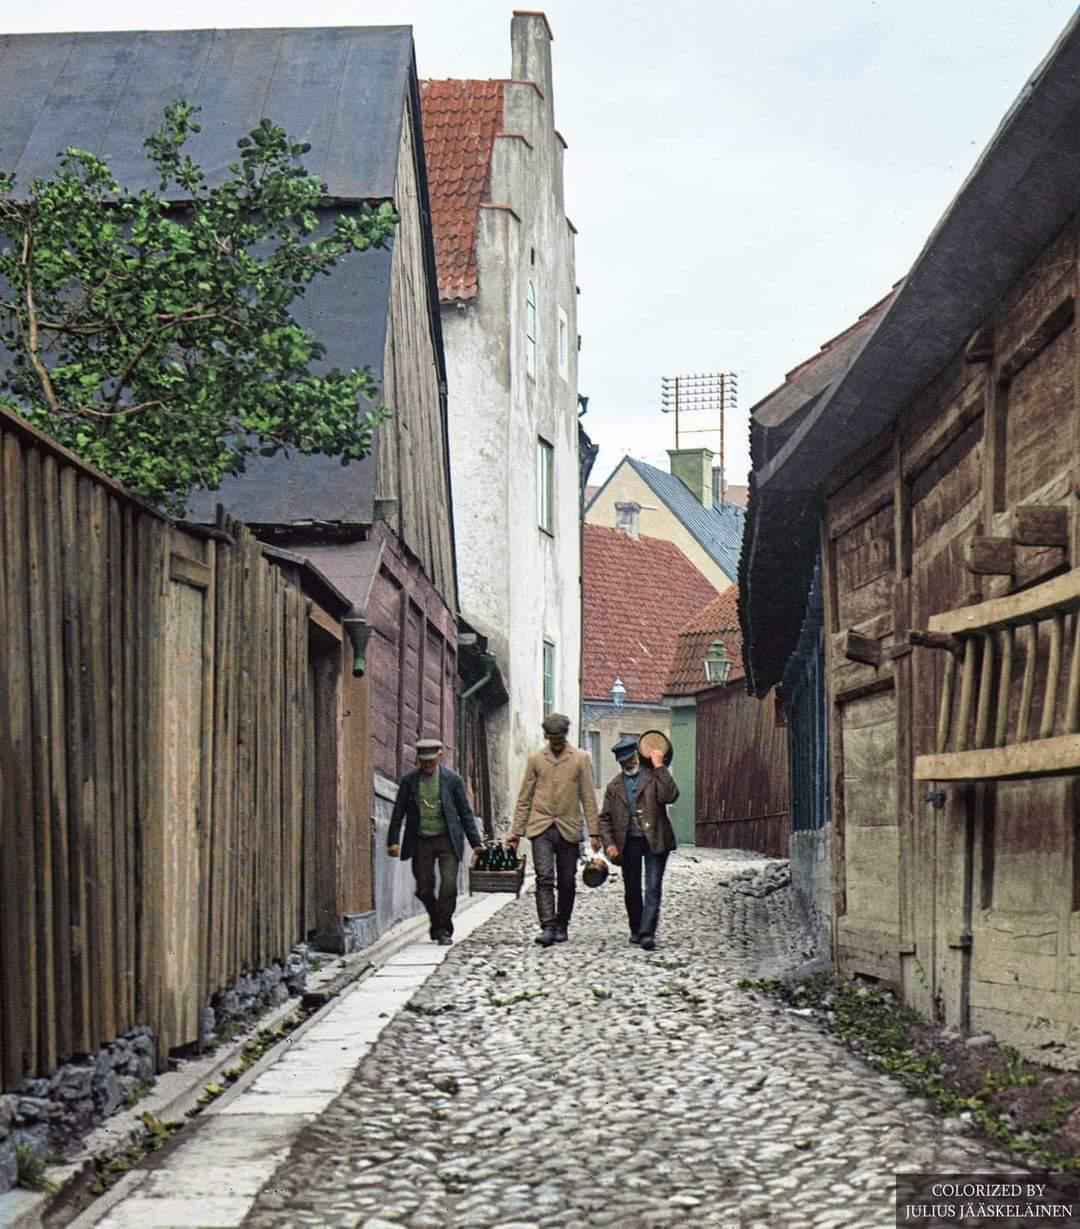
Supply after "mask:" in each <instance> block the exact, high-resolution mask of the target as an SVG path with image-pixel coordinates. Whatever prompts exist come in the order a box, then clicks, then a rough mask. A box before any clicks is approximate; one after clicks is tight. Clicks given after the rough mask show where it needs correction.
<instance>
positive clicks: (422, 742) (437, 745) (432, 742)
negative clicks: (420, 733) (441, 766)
mask: <svg viewBox="0 0 1080 1229" xmlns="http://www.w3.org/2000/svg"><path fill="white" fill-rule="evenodd" d="M441 750H442V743H441V742H440V741H439V740H438V739H437V738H420V739H417V742H416V758H417V759H418V760H433V759H434V758H435V757H436V756H437V755H438V754H439V752H440V751H441Z"/></svg>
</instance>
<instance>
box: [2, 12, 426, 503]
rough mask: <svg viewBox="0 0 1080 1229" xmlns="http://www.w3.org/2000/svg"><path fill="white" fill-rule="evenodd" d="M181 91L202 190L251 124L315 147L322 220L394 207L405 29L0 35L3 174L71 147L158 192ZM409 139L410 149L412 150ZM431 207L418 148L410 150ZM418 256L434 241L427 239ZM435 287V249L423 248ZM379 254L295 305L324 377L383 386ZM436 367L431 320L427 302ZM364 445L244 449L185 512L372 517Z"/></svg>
mask: <svg viewBox="0 0 1080 1229" xmlns="http://www.w3.org/2000/svg"><path fill="white" fill-rule="evenodd" d="M178 97H183V98H184V99H185V100H186V101H188V102H191V103H194V104H196V105H198V106H200V107H201V108H202V109H201V111H200V113H199V116H198V122H199V123H200V124H201V125H202V131H201V132H200V133H199V134H197V135H196V136H194V137H192V139H191V141H190V142H189V145H188V146H187V147H186V148H187V149H188V150H189V152H190V153H191V155H192V157H193V158H194V159H195V160H196V161H197V162H198V163H199V164H200V165H201V166H202V167H203V168H204V169H205V170H206V172H207V175H208V178H209V179H210V181H211V183H213V182H214V181H216V180H217V181H219V180H221V179H223V178H225V177H226V175H227V167H228V164H229V163H230V162H232V161H234V160H235V159H236V158H237V156H238V153H239V151H238V150H237V148H236V141H237V139H238V138H239V137H241V136H243V135H244V133H245V132H247V131H249V130H250V129H251V128H253V127H255V126H256V125H257V124H258V122H259V120H260V119H261V118H262V117H263V116H269V117H270V118H271V119H272V120H274V122H275V123H278V124H281V125H282V126H283V127H284V128H285V130H286V131H287V132H288V133H289V135H290V136H291V137H294V138H296V139H297V140H304V141H309V142H311V146H312V148H311V150H310V151H309V153H308V154H306V155H305V156H304V164H305V166H307V167H308V169H310V170H312V171H316V172H318V173H319V174H321V175H322V177H323V178H324V179H325V180H326V183H327V187H328V192H329V196H330V199H331V201H332V202H333V206H332V208H331V209H330V210H328V211H326V216H325V217H324V220H323V225H324V226H329V225H330V224H331V223H332V216H333V213H334V211H336V210H340V209H347V208H349V207H350V205H351V203H353V202H360V201H364V200H383V199H392V198H393V196H394V191H395V183H396V178H397V169H398V156H399V150H400V144H401V126H402V119H403V116H404V113H405V105H406V101H407V100H408V99H410V98H411V99H412V110H413V114H414V115H415V116H416V117H417V121H416V122H417V123H418V122H419V119H418V117H419V114H420V103H419V93H418V87H417V82H416V69H415V64H414V61H413V44H412V31H411V29H410V28H409V27H408V26H382V27H379V26H374V27H340V28H323V29H293V30H168V31H154V32H119V33H109V34H25V35H3V36H0V168H2V169H5V170H13V171H14V172H15V174H16V177H17V183H18V185H21V186H22V187H26V186H27V185H29V183H30V182H31V180H32V179H33V178H34V177H35V176H42V175H49V174H52V173H54V172H55V169H56V154H57V152H58V151H59V150H61V149H62V148H63V147H65V146H68V145H76V146H79V147H81V148H83V149H88V150H90V151H91V152H93V153H95V154H98V155H100V156H101V157H103V158H105V159H106V161H107V162H108V163H109V165H110V167H111V169H112V171H113V173H114V174H115V176H116V178H117V180H118V181H119V182H120V183H121V184H122V185H123V186H124V187H125V188H138V187H142V186H147V187H151V188H154V189H156V188H157V186H158V185H157V181H156V179H154V177H153V175H152V174H151V173H150V172H151V170H152V168H151V167H150V164H149V163H148V162H147V161H146V158H145V151H144V149H143V141H144V140H145V138H146V136H147V135H148V134H149V133H150V132H152V131H153V130H154V129H155V128H157V127H158V126H159V124H160V123H161V119H162V112H163V109H164V107H165V106H166V105H167V104H168V103H169V102H171V101H172V100H173V99H175V98H178ZM414 145H417V143H415V142H414ZM416 158H417V171H418V178H419V182H420V191H421V197H422V199H421V208H423V209H425V210H426V209H427V196H426V193H427V186H426V178H425V174H424V168H423V150H422V146H419V145H417V148H416ZM425 244H426V246H427V247H428V248H430V236H429V235H428V236H425ZM426 256H427V261H428V265H429V270H428V272H429V276H430V278H431V279H432V284H434V254H433V252H431V251H430V250H429V251H428V252H427V253H426ZM391 257H392V253H391V250H390V249H389V248H387V249H385V250H381V251H369V252H365V253H363V254H361V255H354V256H350V257H348V258H346V259H344V260H343V261H342V262H341V263H340V265H339V266H338V268H337V269H335V270H334V272H333V273H332V274H331V276H330V277H328V278H319V279H317V281H316V282H315V283H314V284H312V285H311V286H310V287H309V288H308V289H307V293H306V295H305V297H304V298H303V300H301V301H300V302H299V303H298V304H296V305H294V308H293V316H294V318H295V319H296V320H297V321H298V322H299V323H301V324H303V325H305V326H306V327H308V328H310V329H311V330H312V331H313V332H314V333H315V334H316V335H317V336H318V337H319V339H320V340H321V341H323V342H324V344H325V345H326V356H325V359H324V361H323V363H322V364H321V369H324V370H325V369H328V368H330V367H340V368H344V369H347V368H351V367H359V366H368V367H370V368H371V369H372V371H373V373H374V375H375V377H376V379H377V380H378V382H379V383H380V384H381V383H382V376H383V354H384V347H385V343H386V329H387V321H388V313H389V302H390V268H391ZM429 308H430V311H429V314H431V315H432V331H433V335H434V337H435V338H436V349H437V351H438V353H437V354H436V363H437V365H438V366H439V368H440V376H441V374H442V371H441V365H442V361H443V360H442V349H441V347H442V342H441V326H440V322H439V315H438V309H437V300H436V299H435V298H432V299H431V303H430V304H429ZM376 453H377V442H376V449H375V451H373V453H372V455H371V456H369V457H367V458H365V459H364V460H363V461H361V462H354V463H352V464H350V465H347V466H343V465H342V464H341V463H340V461H338V460H337V459H335V458H333V457H325V456H312V457H303V456H296V455H286V454H284V453H279V454H278V455H277V456H275V457H270V458H266V457H259V456H255V457H252V458H251V459H250V461H249V462H248V466H247V470H246V472H245V474H244V475H243V476H242V477H241V478H228V479H226V480H225V481H224V482H223V483H222V485H221V487H220V488H219V490H217V491H214V492H202V493H196V494H195V495H193V496H192V497H191V499H190V500H189V503H188V509H187V515H188V517H189V518H190V519H191V520H195V521H211V520H213V519H214V507H215V505H216V504H217V503H218V502H221V503H223V504H225V505H226V507H227V508H228V509H229V511H230V512H232V513H233V514H234V515H235V516H238V517H240V518H242V519H243V520H245V521H248V522H249V523H251V524H290V523H296V522H309V521H328V522H339V523H342V524H350V525H356V524H370V523H371V521H372V518H373V508H374V487H375V468H376Z"/></svg>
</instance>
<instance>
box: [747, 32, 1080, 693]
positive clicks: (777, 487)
mask: <svg viewBox="0 0 1080 1229" xmlns="http://www.w3.org/2000/svg"><path fill="white" fill-rule="evenodd" d="M1078 200H1080V16H1074V17H1073V18H1072V19H1071V20H1070V21H1069V23H1068V24H1067V25H1066V27H1065V30H1064V31H1063V33H1062V34H1061V36H1060V38H1059V39H1058V40H1057V42H1056V43H1055V45H1054V47H1053V48H1052V50H1051V51H1050V53H1049V55H1048V56H1047V57H1046V59H1045V60H1044V61H1043V63H1042V64H1040V65H1039V67H1038V68H1037V69H1036V71H1035V73H1034V74H1033V75H1032V77H1031V79H1030V80H1029V81H1028V83H1027V84H1026V85H1025V87H1024V89H1023V90H1022V91H1021V93H1020V96H1019V98H1018V99H1017V101H1016V102H1015V103H1014V104H1013V106H1012V107H1011V108H1010V110H1009V112H1008V114H1007V115H1006V116H1005V118H1004V119H1003V120H1002V122H1001V124H1000V126H999V127H998V130H997V132H996V133H995V134H994V136H993V138H992V140H991V141H990V144H989V145H988V146H987V148H986V150H985V151H984V152H983V154H982V156H981V157H980V158H979V161H978V162H977V163H976V165H975V167H974V169H973V170H972V171H971V173H970V174H969V175H968V177H967V179H966V180H965V181H964V184H963V185H962V187H961V188H960V191H959V192H958V193H957V195H956V197H955V198H954V200H953V201H952V203H951V204H950V206H949V208H948V209H947V210H946V211H945V214H944V215H943V216H942V218H941V220H940V221H939V222H938V224H937V226H936V227H935V228H934V230H933V232H932V233H931V235H930V237H929V239H928V240H927V242H926V245H925V246H924V248H923V250H922V252H921V253H920V254H919V257H918V259H917V260H916V261H915V263H914V265H913V266H912V268H911V271H910V273H909V274H908V275H907V277H906V278H905V279H904V282H903V284H902V286H901V287H900V289H899V290H898V291H897V293H896V295H895V296H894V297H893V299H892V300H891V302H890V303H889V305H888V308H887V309H886V310H885V311H884V312H883V313H882V314H881V316H880V317H879V318H878V320H877V322H876V323H875V325H874V327H873V328H871V329H870V330H869V331H868V332H867V333H865V334H864V335H863V337H862V339H861V345H860V346H859V347H858V349H857V351H856V353H855V354H854V355H853V356H852V359H851V362H850V363H849V364H848V365H847V366H846V367H845V368H844V369H843V370H842V371H841V372H840V373H839V374H838V375H837V376H836V377H835V379H834V380H833V382H832V383H831V385H830V386H829V388H828V389H827V390H826V391H825V392H824V393H823V394H822V395H821V396H820V397H819V398H818V399H817V401H816V402H815V404H814V405H813V406H812V407H811V408H810V410H809V412H808V413H806V414H805V415H804V416H803V417H802V419H801V421H800V422H799V425H798V426H797V427H796V429H795V430H794V431H793V432H792V434H791V437H790V438H789V439H788V440H787V441H786V442H785V443H784V444H783V446H782V447H781V448H780V449H779V450H778V451H777V452H775V453H772V454H770V455H768V456H765V457H755V458H754V472H753V474H752V475H751V499H750V507H751V510H752V515H751V519H750V522H749V524H748V527H747V539H746V550H745V551H744V554H743V560H742V565H741V572H740V595H741V597H742V609H743V610H745V611H746V614H745V616H744V633H746V632H749V633H751V634H750V635H746V636H745V637H744V651H745V653H746V661H747V677H748V679H750V682H751V686H752V688H753V690H754V692H755V693H756V694H757V695H763V694H764V692H765V691H766V690H767V689H768V688H769V687H770V686H772V685H773V684H775V683H776V682H778V681H779V680H780V677H781V675H782V672H783V669H784V665H785V663H786V661H787V658H788V657H789V656H790V654H791V652H792V651H793V650H794V648H795V645H796V643H797V641H798V636H799V631H800V628H801V625H802V618H803V612H804V610H805V606H806V598H807V594H808V592H809V587H810V581H811V578H812V576H813V568H814V560H815V557H816V550H817V545H818V534H817V524H818V521H819V517H820V511H821V491H822V487H823V484H824V483H825V481H826V479H827V478H828V476H829V474H830V473H831V472H833V470H834V469H835V468H836V466H837V465H838V464H840V463H841V462H842V461H843V460H844V459H845V458H846V457H848V456H850V455H851V454H852V453H853V452H855V451H856V450H857V449H858V448H860V447H862V446H863V445H864V444H866V443H867V442H868V441H869V440H871V439H873V438H874V436H876V435H877V434H878V433H879V432H881V431H882V430H883V429H885V428H886V427H887V426H888V425H889V424H890V423H892V422H893V421H895V419H896V418H897V417H898V415H899V414H900V413H901V412H902V411H903V410H904V409H905V407H906V406H908V405H909V404H910V403H911V401H912V400H913V399H914V397H915V395H916V394H917V393H918V392H919V390H920V389H921V388H923V387H925V386H926V384H927V383H928V382H929V381H930V380H931V379H932V378H933V377H934V376H935V375H936V374H937V373H938V372H939V371H941V370H942V368H944V367H945V365H946V364H947V363H948V362H949V360H950V359H951V358H952V357H953V356H954V355H956V354H957V353H958V352H959V351H960V349H961V347H962V346H963V345H964V344H965V342H966V341H967V340H968V339H969V337H970V336H971V335H972V333H973V332H974V331H975V329H976V328H978V327H979V325H981V324H982V323H983V321H984V320H985V319H986V318H987V317H988V316H989V315H990V314H991V312H992V311H993V309H994V307H995V305H996V304H997V303H998V302H999V300H1000V299H1001V298H1002V296H1003V295H1004V294H1005V293H1006V292H1007V291H1008V290H1009V288H1010V287H1011V286H1012V285H1014V283H1015V282H1016V281H1017V279H1018V278H1019V277H1020V276H1021V275H1022V274H1023V273H1024V272H1025V271H1026V270H1027V269H1028V268H1029V267H1030V266H1031V264H1032V263H1033V262H1034V261H1035V259H1036V258H1037V257H1038V255H1039V253H1040V252H1041V251H1042V250H1043V249H1044V248H1045V247H1046V246H1047V245H1048V244H1049V243H1050V241H1051V240H1052V239H1053V238H1054V236H1055V235H1056V234H1057V233H1058V232H1059V231H1060V230H1061V228H1062V227H1063V226H1064V225H1065V224H1066V223H1067V222H1068V221H1069V219H1070V218H1071V217H1072V216H1073V214H1074V213H1075V211H1076V203H1077V201H1078Z"/></svg>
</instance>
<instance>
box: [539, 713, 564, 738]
mask: <svg viewBox="0 0 1080 1229" xmlns="http://www.w3.org/2000/svg"><path fill="white" fill-rule="evenodd" d="M543 724H544V733H545V734H565V733H566V731H567V730H569V729H570V718H569V717H564V716H563V714H562V713H548V715H547V716H546V717H545V718H544V723H543Z"/></svg>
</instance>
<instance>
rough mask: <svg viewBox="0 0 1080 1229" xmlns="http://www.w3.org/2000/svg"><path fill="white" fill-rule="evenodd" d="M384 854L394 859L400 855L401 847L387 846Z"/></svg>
mask: <svg viewBox="0 0 1080 1229" xmlns="http://www.w3.org/2000/svg"><path fill="white" fill-rule="evenodd" d="M386 852H387V853H388V854H389V855H390V857H391V858H396V857H397V856H398V854H399V853H401V846H400V845H387V847H386Z"/></svg>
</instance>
